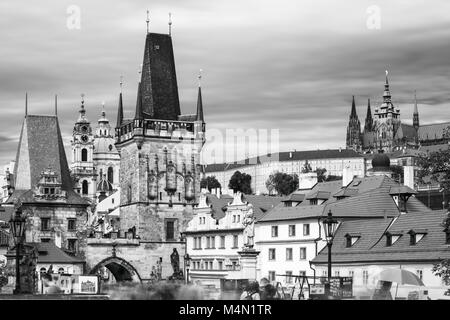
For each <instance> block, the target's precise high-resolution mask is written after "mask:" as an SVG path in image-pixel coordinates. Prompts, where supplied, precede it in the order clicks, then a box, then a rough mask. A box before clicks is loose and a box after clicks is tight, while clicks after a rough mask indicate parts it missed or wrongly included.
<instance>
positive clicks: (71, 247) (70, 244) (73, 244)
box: [67, 239, 77, 252]
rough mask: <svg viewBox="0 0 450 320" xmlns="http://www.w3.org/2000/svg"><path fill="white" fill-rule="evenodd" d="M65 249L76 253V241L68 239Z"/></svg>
mask: <svg viewBox="0 0 450 320" xmlns="http://www.w3.org/2000/svg"><path fill="white" fill-rule="evenodd" d="M67 249H68V250H69V251H72V252H76V251H77V239H68V240H67Z"/></svg>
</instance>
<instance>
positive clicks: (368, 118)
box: [364, 99, 373, 132]
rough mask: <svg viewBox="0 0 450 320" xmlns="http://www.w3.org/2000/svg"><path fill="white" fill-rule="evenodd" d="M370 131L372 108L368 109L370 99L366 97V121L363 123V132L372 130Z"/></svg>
mask: <svg viewBox="0 0 450 320" xmlns="http://www.w3.org/2000/svg"><path fill="white" fill-rule="evenodd" d="M372 131H373V118H372V110H370V99H367V114H366V121H365V124H364V132H372Z"/></svg>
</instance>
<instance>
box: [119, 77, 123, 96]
mask: <svg viewBox="0 0 450 320" xmlns="http://www.w3.org/2000/svg"><path fill="white" fill-rule="evenodd" d="M119 85H120V93H122V86H123V76H120V84H119Z"/></svg>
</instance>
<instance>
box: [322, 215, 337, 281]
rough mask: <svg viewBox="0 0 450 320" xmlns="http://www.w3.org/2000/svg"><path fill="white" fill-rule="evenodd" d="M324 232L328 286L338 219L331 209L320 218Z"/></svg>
mask: <svg viewBox="0 0 450 320" xmlns="http://www.w3.org/2000/svg"><path fill="white" fill-rule="evenodd" d="M322 223H323V226H324V232H325V240H326V241H327V247H328V286H330V283H331V247H332V246H333V238H334V234H335V232H336V227H337V225H338V223H339V222H338V221H337V219H336V218H334V217H333V214H332V213H331V210H330V211H328V215H327V217H326V218H325V219H323V220H322Z"/></svg>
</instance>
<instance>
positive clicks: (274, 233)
mask: <svg viewBox="0 0 450 320" xmlns="http://www.w3.org/2000/svg"><path fill="white" fill-rule="evenodd" d="M276 237H278V226H272V238H276Z"/></svg>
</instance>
